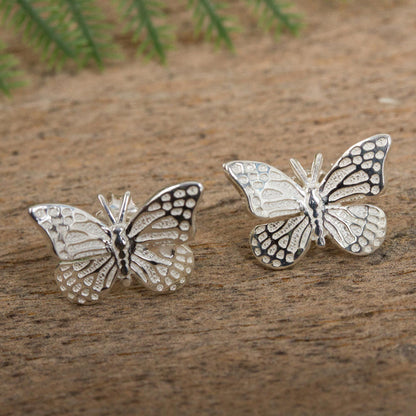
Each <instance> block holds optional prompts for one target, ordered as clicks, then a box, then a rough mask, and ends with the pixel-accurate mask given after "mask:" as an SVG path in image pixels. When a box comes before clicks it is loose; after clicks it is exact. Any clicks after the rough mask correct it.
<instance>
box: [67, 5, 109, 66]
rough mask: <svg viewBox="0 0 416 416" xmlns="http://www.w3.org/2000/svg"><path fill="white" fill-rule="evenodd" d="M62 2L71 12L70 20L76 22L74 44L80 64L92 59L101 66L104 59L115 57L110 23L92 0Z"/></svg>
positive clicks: (83, 64)
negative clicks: (106, 21)
mask: <svg viewBox="0 0 416 416" xmlns="http://www.w3.org/2000/svg"><path fill="white" fill-rule="evenodd" d="M60 1H62V0H60ZM63 2H64V3H65V5H66V6H67V9H68V12H69V13H70V14H71V16H70V18H72V19H71V20H73V21H74V22H75V23H76V27H77V29H76V30H75V33H76V46H77V51H78V59H79V63H80V65H82V66H85V65H86V64H88V63H89V62H90V61H91V60H93V61H95V63H96V64H97V65H98V67H99V68H102V67H103V65H104V61H105V60H106V59H111V58H114V57H117V52H116V47H115V45H114V44H113V42H112V38H111V35H110V33H111V29H112V28H111V25H109V24H106V23H105V21H104V15H103V13H102V10H101V9H100V8H99V7H98V6H97V5H96V4H95V2H94V0H63ZM62 6H64V4H63V5H62Z"/></svg>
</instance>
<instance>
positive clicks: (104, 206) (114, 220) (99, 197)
mask: <svg viewBox="0 0 416 416" xmlns="http://www.w3.org/2000/svg"><path fill="white" fill-rule="evenodd" d="M98 200H99V201H100V204H101V205H102V206H103V208H104V209H105V212H106V213H107V215H108V216H109V218H110V221H111V222H112V223H113V224H115V223H116V219H115V218H114V215H113V213H112V212H111V210H110V207H109V206H108V203H107V201H106V199H105V198H104V197H103V196H102V195H101V194H100V195H98Z"/></svg>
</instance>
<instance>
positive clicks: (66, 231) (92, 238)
mask: <svg viewBox="0 0 416 416" xmlns="http://www.w3.org/2000/svg"><path fill="white" fill-rule="evenodd" d="M29 214H30V215H31V216H32V218H33V219H34V220H35V221H36V222H37V223H38V224H39V225H40V226H41V227H42V229H43V230H44V231H45V232H46V233H47V235H48V236H49V238H50V240H51V242H52V245H53V249H54V251H55V253H56V254H57V255H58V257H59V258H60V259H61V260H78V259H84V258H88V257H94V256H102V255H104V254H107V253H108V249H107V248H108V247H110V237H109V234H108V232H109V231H108V228H107V227H106V226H105V225H104V224H103V223H101V222H100V221H99V220H97V219H96V218H94V217H93V216H92V215H90V214H88V213H87V212H85V211H82V210H81V209H78V208H75V207H71V206H69V205H60V204H55V205H54V204H45V205H35V206H33V207H30V208H29Z"/></svg>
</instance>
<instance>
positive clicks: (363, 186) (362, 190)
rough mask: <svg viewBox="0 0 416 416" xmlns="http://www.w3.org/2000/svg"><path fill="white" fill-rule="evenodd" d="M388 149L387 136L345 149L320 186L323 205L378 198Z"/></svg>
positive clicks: (383, 135) (389, 142)
mask: <svg viewBox="0 0 416 416" xmlns="http://www.w3.org/2000/svg"><path fill="white" fill-rule="evenodd" d="M390 145H391V138H390V136H389V135H388V134H378V135H376V136H372V137H369V138H368V139H365V140H363V141H361V142H359V143H357V144H355V145H354V146H352V147H351V148H350V149H348V150H347V151H346V152H345V153H344V154H343V155H342V156H341V158H340V159H339V160H338V161H337V162H336V163H335V165H334V166H333V167H332V169H331V170H330V171H329V172H328V173H327V174H326V176H325V178H324V179H323V180H322V182H321V186H320V188H319V191H320V194H321V197H322V200H323V201H324V203H325V204H328V203H333V202H336V201H340V200H345V199H358V198H362V197H364V196H367V195H368V196H371V195H377V194H379V193H380V192H381V191H382V189H383V188H384V161H385V159H386V155H387V152H388V151H389V149H390Z"/></svg>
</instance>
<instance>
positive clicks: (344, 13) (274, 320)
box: [0, 0, 416, 415]
mask: <svg viewBox="0 0 416 416" xmlns="http://www.w3.org/2000/svg"><path fill="white" fill-rule="evenodd" d="M309 3H310V2H306V0H305V1H304V2H301V3H300V4H301V10H302V11H304V12H305V14H306V15H307V16H308V19H309V24H308V27H307V28H306V29H305V30H304V31H303V33H302V35H301V36H300V37H299V38H291V37H288V36H283V37H282V39H281V42H279V43H277V44H276V43H274V42H272V40H271V39H269V38H268V37H267V36H261V35H256V34H247V35H243V36H242V37H240V38H239V40H238V41H237V51H238V53H237V54H236V55H235V56H232V55H229V54H227V53H225V52H219V53H213V51H212V48H211V47H210V46H209V45H200V44H199V45H192V44H189V45H187V46H181V47H179V48H178V50H177V51H175V52H173V53H172V54H171V55H170V58H169V59H170V61H169V66H168V67H166V68H164V67H160V66H158V65H157V64H153V63H150V64H147V65H144V64H142V63H141V62H138V61H135V62H133V63H126V64H123V65H119V66H114V67H112V68H109V69H108V70H107V71H105V72H104V73H102V74H96V73H94V72H92V71H83V72H82V73H80V74H79V75H77V76H71V75H69V74H60V75H56V76H52V77H50V76H41V75H39V76H38V75H34V76H33V82H32V86H31V87H30V88H28V89H26V90H24V91H22V92H20V93H19V94H17V95H16V97H15V98H14V99H13V100H12V101H8V100H4V101H2V102H1V103H0V107H1V112H0V137H1V141H0V175H1V190H0V222H1V230H2V233H1V243H0V265H1V269H2V270H1V293H0V300H1V320H0V330H1V335H0V336H1V344H0V352H1V361H0V363H1V368H0V386H1V390H0V414H1V415H23V414H24V415H28V414H36V415H77V414H84V415H85V414H87V415H110V414H113V415H197V414H198V415H205V414H206V415H253V414H256V415H376V414H377V415H392V414H406V415H412V414H415V412H416V395H415V389H416V261H415V257H416V249H415V245H416V228H415V209H416V185H415V182H414V181H415V175H416V166H415V158H416V146H415V145H416V142H415V140H416V125H415V122H416V118H415V113H416V111H415V91H416V76H415V75H416V65H415V59H414V57H415V54H416V43H415V39H416V37H415V35H416V33H415V32H416V31H415V24H414V22H415V21H416V3H415V2H413V1H402V2H395V3H389V2H387V1H385V2H379V1H370V2H368V5H365V6H362V5H360V4H359V2H354V1H353V2H352V3H351V4H349V5H348V4H347V5H343V6H336V7H334V6H333V5H331V4H330V3H328V2H317V3H314V5H311V4H309ZM357 10H359V12H358V11H357ZM383 97H388V98H393V99H394V100H395V103H394V104H385V103H382V102H380V98H383ZM376 133H389V134H391V135H392V137H393V145H392V149H391V152H390V154H389V158H388V161H387V166H386V174H387V179H388V183H387V189H386V192H385V193H384V195H383V196H380V197H379V198H375V199H373V200H372V202H373V203H375V204H377V205H378V206H380V207H381V208H382V209H384V210H385V212H386V213H387V218H388V233H387V237H386V241H385V242H384V244H383V246H382V247H381V248H380V249H379V250H378V251H377V252H376V253H375V254H373V255H371V256H369V257H364V258H360V257H353V256H349V255H348V254H344V253H342V252H340V251H339V250H337V249H336V247H335V246H334V245H328V246H327V247H326V248H324V249H318V248H312V249H311V250H310V252H309V253H308V254H307V256H305V258H304V259H303V260H302V261H301V262H300V263H299V264H298V265H297V266H296V267H295V268H293V269H288V270H283V271H272V270H267V269H263V268H262V267H261V266H260V265H259V264H258V263H257V262H256V261H255V259H254V258H253V256H252V254H251V251H250V248H249V245H248V235H249V232H250V230H251V228H252V227H253V226H254V225H255V224H256V223H257V221H256V220H255V219H254V220H253V219H252V218H250V217H249V215H248V213H247V211H246V209H245V207H244V204H243V199H242V198H240V197H239V195H238V194H237V192H236V191H235V189H234V188H233V186H232V185H231V184H230V183H229V182H228V181H227V179H226V177H225V175H224V174H223V172H222V168H221V165H222V163H224V162H226V161H229V160H232V159H254V160H262V161H265V162H267V163H270V164H272V165H274V166H276V167H278V168H280V169H281V170H283V171H285V172H288V173H289V172H290V168H289V158H290V157H296V158H298V159H299V160H300V161H301V162H302V164H304V165H307V166H309V165H310V163H311V161H312V154H313V153H315V152H318V151H321V152H323V154H324V157H325V160H324V166H325V168H326V169H328V168H329V166H330V163H331V162H334V161H335V160H336V159H337V157H339V156H340V155H341V153H342V152H343V151H344V150H346V149H347V148H348V147H349V146H350V145H352V144H354V143H355V142H357V141H359V140H361V139H364V138H366V137H368V136H371V135H373V134H376ZM189 179H193V180H198V181H201V182H202V183H203V184H204V186H205V188H206V192H205V196H204V200H203V201H202V203H201V209H200V210H199V212H198V214H197V227H198V232H197V235H196V238H195V240H194V242H193V244H192V247H193V250H194V254H195V257H196V268H195V270H194V273H193V275H192V277H191V279H190V282H189V284H188V285H187V286H186V287H184V288H183V289H182V290H181V291H179V292H177V293H175V294H172V295H169V296H156V295H154V294H152V293H150V292H148V291H145V290H142V289H140V288H137V287H133V288H129V289H126V290H122V291H119V292H116V293H114V294H112V295H110V296H108V297H107V298H106V299H105V300H104V301H103V302H102V303H100V304H98V305H96V306H91V307H79V306H76V305H72V304H70V303H69V302H67V301H66V300H65V299H64V298H63V297H62V296H61V295H60V294H59V293H58V289H57V287H56V285H55V282H54V281H53V270H54V267H55V264H56V263H57V260H56V258H55V257H54V256H52V255H50V254H49V253H50V252H49V251H48V247H47V244H46V241H45V239H44V238H43V237H42V235H41V233H40V230H39V229H37V227H36V226H35V224H34V223H33V222H32V221H31V219H30V218H29V216H28V215H27V207H28V206H30V205H32V204H35V203H42V202H60V203H68V204H72V205H76V206H78V207H80V208H82V209H84V210H87V211H88V212H91V213H94V212H96V210H97V209H98V201H97V199H96V195H97V193H99V192H101V193H104V194H106V193H109V192H114V193H118V194H122V193H123V192H124V191H125V190H127V189H130V190H131V192H132V196H133V199H134V200H135V202H136V203H143V202H145V201H146V200H147V198H148V197H149V196H150V195H151V194H152V193H153V192H155V191H157V190H158V189H160V188H162V187H164V186H168V185H171V184H174V183H176V182H179V181H184V180H189Z"/></svg>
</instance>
